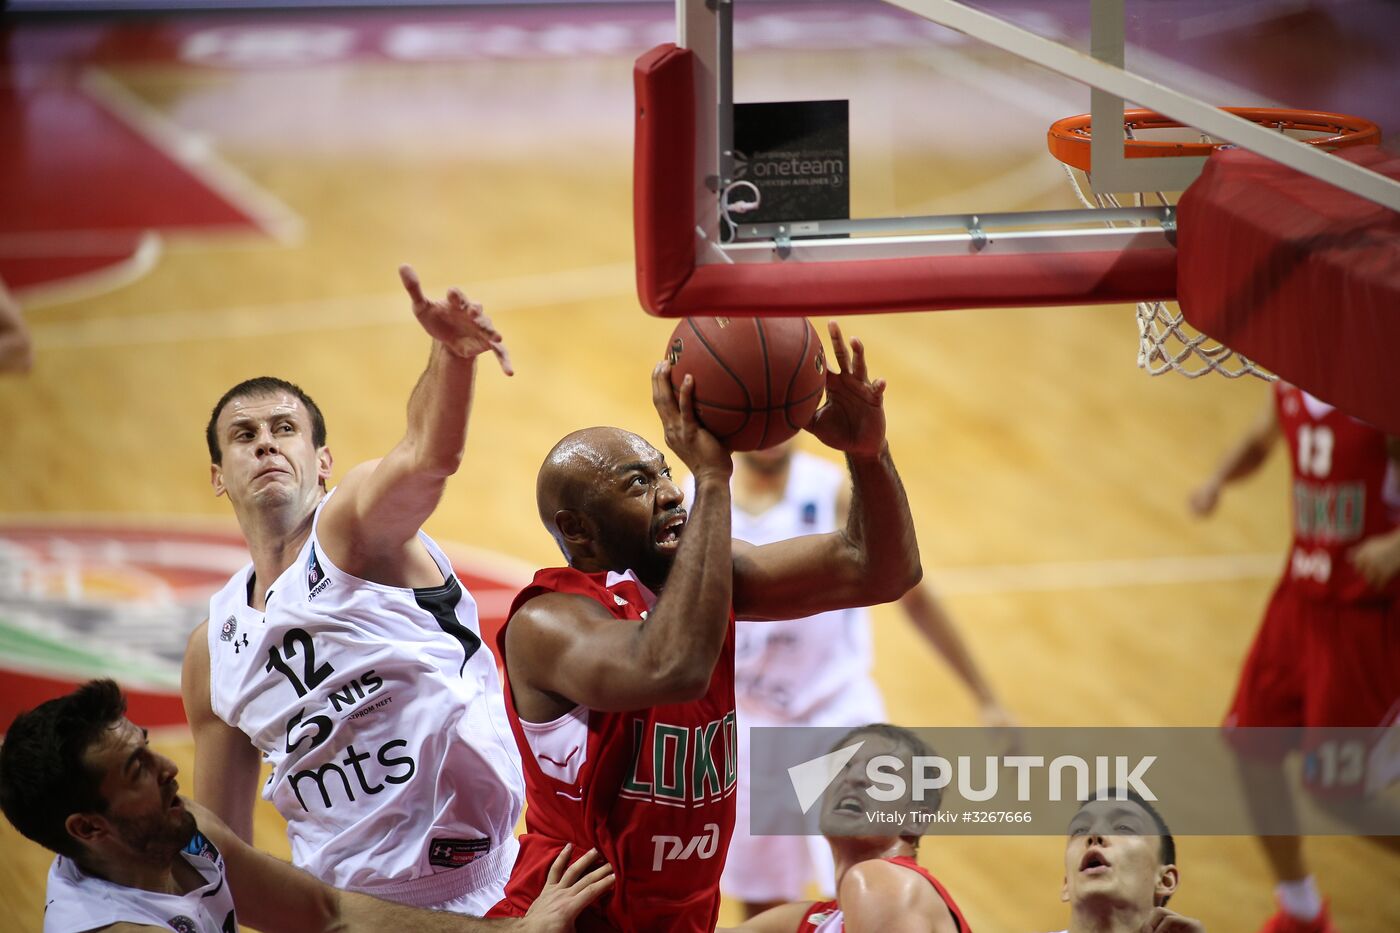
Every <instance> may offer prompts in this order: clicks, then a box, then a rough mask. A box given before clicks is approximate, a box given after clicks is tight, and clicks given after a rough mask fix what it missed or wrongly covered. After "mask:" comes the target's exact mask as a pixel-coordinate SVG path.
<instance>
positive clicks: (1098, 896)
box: [1060, 800, 1177, 907]
mask: <svg viewBox="0 0 1400 933" xmlns="http://www.w3.org/2000/svg"><path fill="white" fill-rule="evenodd" d="M1161 851H1162V839H1161V837H1160V836H1158V835H1157V827H1156V824H1155V823H1154V822H1153V820H1152V817H1151V815H1149V814H1148V813H1147V811H1145V810H1144V809H1143V808H1142V807H1140V806H1139V805H1138V804H1136V803H1134V802H1133V801H1131V800H1094V801H1090V802H1089V803H1087V804H1085V805H1084V807H1083V808H1081V809H1080V811H1079V812H1078V813H1077V814H1076V815H1075V817H1074V819H1073V820H1071V821H1070V825H1069V838H1068V841H1067V843H1066V845H1065V885H1064V890H1063V891H1062V892H1061V895H1060V899H1061V900H1064V901H1068V902H1069V903H1071V904H1083V903H1088V902H1090V901H1093V900H1103V901H1106V902H1108V903H1113V904H1122V905H1125V906H1132V907H1152V906H1154V905H1155V904H1157V903H1158V902H1159V899H1160V898H1161V897H1163V896H1165V895H1168V894H1171V893H1172V891H1173V890H1175V889H1176V877H1177V875H1176V867H1175V866H1173V865H1163V864H1162V863H1161Z"/></svg>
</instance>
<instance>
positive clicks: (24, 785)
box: [0, 680, 612, 933]
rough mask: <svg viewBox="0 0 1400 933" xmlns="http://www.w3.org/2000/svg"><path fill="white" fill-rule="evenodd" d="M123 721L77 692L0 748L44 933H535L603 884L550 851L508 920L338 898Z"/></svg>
mask: <svg viewBox="0 0 1400 933" xmlns="http://www.w3.org/2000/svg"><path fill="white" fill-rule="evenodd" d="M125 714H126V698H125V697H124V696H123V695H122V693H121V690H120V689H119V688H118V687H117V685H116V683H114V682H113V681H110V680H94V681H90V682H88V683H87V684H84V685H83V686H81V687H79V688H78V689H77V690H74V691H73V692H72V693H69V694H67V695H65V696H62V697H58V698H55V699H53V700H49V701H48V702H46V703H43V704H41V705H40V706H39V707H37V708H36V709H33V710H30V711H28V712H25V713H21V714H20V715H19V716H18V717H16V719H15V722H14V724H13V725H12V726H11V727H10V730H9V734H8V735H7V736H6V740H5V744H4V746H3V747H0V805H3V807H4V811H5V815H6V817H7V818H9V820H10V822H11V823H12V824H14V826H15V827H16V828H17V829H19V830H20V831H21V832H22V833H23V834H24V835H25V836H27V837H28V838H29V839H31V840H33V841H34V842H37V843H39V844H40V845H43V846H44V847H46V848H48V849H50V850H51V851H53V852H55V853H56V854H57V858H55V859H54V861H53V865H52V867H51V868H50V870H49V878H48V890H47V897H46V901H47V904H48V906H47V909H46V911H45V915H44V931H45V933H80V931H86V930H99V929H101V930H114V931H115V930H164V931H168V930H175V931H176V933H235V931H236V930H237V929H238V916H240V915H241V916H242V918H243V921H244V922H246V923H251V924H253V925H255V926H256V927H257V928H258V929H260V930H264V931H267V933H283V931H285V933H316V931H326V933H330V931H332V930H335V931H340V933H370V931H378V930H384V929H388V928H391V927H398V928H400V929H411V930H422V931H427V933H432V931H438V933H473V931H482V933H486V931H504V930H506V929H514V930H521V931H525V930H531V931H537V933H546V931H564V930H570V929H572V928H573V918H574V917H575V916H576V915H577V914H578V912H579V911H580V910H582V909H583V908H584V907H585V906H586V905H587V904H588V903H589V902H590V901H592V900H593V899H594V898H595V897H597V896H598V895H599V894H600V893H602V892H603V891H604V890H606V889H607V888H608V887H609V886H610V885H611V880H612V879H611V868H610V867H609V866H606V865H604V866H602V867H601V868H597V869H595V870H594V871H592V872H589V873H587V874H585V873H584V872H585V869H586V867H587V865H588V863H589V862H590V861H591V857H592V856H593V855H594V854H595V853H589V855H588V856H585V857H584V858H581V859H579V860H578V861H577V862H575V863H574V864H573V865H571V866H569V868H568V870H567V871H565V870H564V862H565V861H566V860H567V858H568V855H567V853H563V854H561V857H560V859H559V860H558V861H557V862H556V863H555V865H554V866H553V869H554V870H553V871H552V873H551V876H550V879H549V884H548V885H547V890H546V891H545V893H544V894H543V895H542V896H541V897H540V898H539V900H537V901H536V902H535V908H536V909H534V910H532V911H531V913H530V916H528V917H525V918H524V919H522V920H519V921H509V920H508V921H500V920H479V919H471V918H467V917H460V916H457V915H456V914H451V913H445V912H431V913H430V912H428V911H424V910H417V909H414V908H409V907H403V906H400V905H398V904H393V903H390V902H388V901H380V900H376V899H374V898H371V897H367V896H365V895H358V894H349V893H342V892H340V891H338V890H336V889H334V888H331V887H329V886H328V885H326V884H324V883H323V882H320V881H318V880H316V879H315V878H313V877H311V876H310V875H308V874H306V873H305V872H301V871H298V870H297V869H295V868H293V867H292V866H291V865H288V864H287V863H286V862H283V861H280V860H278V859H275V858H273V857H272V856H270V855H267V854H266V853H263V852H259V851H257V850H256V849H254V848H253V847H252V846H250V845H248V844H247V843H245V842H244V841H243V840H241V839H239V838H238V837H237V836H236V835H235V834H234V833H233V832H232V831H231V830H229V828H228V827H227V826H225V825H224V824H223V823H222V822H221V821H220V820H219V819H218V817H216V816H214V814H213V813H211V812H209V811H208V810H206V809H204V808H203V807H201V806H200V805H199V804H196V803H193V802H191V801H187V800H185V799H184V798H182V797H180V796H179V789H180V786H179V784H178V783H177V782H176V780H175V777H176V775H177V774H178V773H179V769H178V768H177V767H176V766H175V763H174V762H173V761H171V760H170V759H169V758H166V757H165V756H164V755H162V754H160V753H159V752H157V751H155V750H154V749H152V748H151V747H150V745H149V743H148V741H147V736H146V730H144V729H142V728H140V727H138V726H136V725H135V724H134V723H132V722H131V721H130V720H129V719H127V718H126V715H125ZM225 882H227V883H225ZM235 911H240V913H239V914H236V913H235Z"/></svg>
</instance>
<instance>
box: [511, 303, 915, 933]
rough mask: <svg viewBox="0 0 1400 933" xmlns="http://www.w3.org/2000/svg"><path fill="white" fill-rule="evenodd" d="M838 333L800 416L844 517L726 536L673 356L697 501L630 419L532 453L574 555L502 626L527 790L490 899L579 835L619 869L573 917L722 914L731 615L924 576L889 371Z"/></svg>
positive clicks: (546, 509)
mask: <svg viewBox="0 0 1400 933" xmlns="http://www.w3.org/2000/svg"><path fill="white" fill-rule="evenodd" d="M830 333H831V338H832V356H831V359H832V360H834V361H835V366H833V367H832V368H831V369H829V370H828V371H827V400H826V403H825V405H824V406H823V407H822V408H821V409H820V410H819V411H818V412H817V414H816V416H815V417H814V418H813V420H812V423H811V424H810V425H809V426H808V430H810V431H811V432H812V433H813V434H814V435H815V436H816V437H817V438H818V439H819V440H821V441H822V442H823V443H824V444H826V445H827V446H829V447H832V448H833V449H836V450H841V451H844V452H845V453H846V456H847V460H848V462H849V466H850V475H851V479H852V481H853V482H854V484H855V489H856V494H855V501H854V504H853V506H852V509H851V519H850V522H849V523H848V525H847V526H846V527H845V528H844V529H843V530H842V531H840V532H833V533H830V534H825V535H807V536H805V537H800V538H796V539H793V540H789V541H783V542H779V543H775V544H769V545H764V546H760V547H755V546H753V545H750V544H747V543H745V542H742V541H738V540H735V539H734V538H733V537H732V535H731V534H730V520H729V516H730V504H729V477H730V473H731V471H732V469H733V461H732V458H731V456H730V452H729V451H728V450H727V449H725V448H724V447H723V446H722V445H721V444H720V443H719V441H718V440H716V439H715V437H714V436H713V435H712V434H710V432H709V431H707V430H705V428H704V427H703V426H701V424H700V423H699V421H698V420H697V419H696V417H695V414H694V406H693V401H692V399H693V395H694V382H693V380H692V379H691V377H690V376H687V377H686V379H685V381H684V382H683V383H682V385H681V388H680V392H679V394H678V393H677V392H675V391H674V390H673V389H672V386H671V382H670V364H669V363H666V362H663V363H660V364H658V365H657V367H656V369H655V370H654V371H653V373H652V399H653V402H654V404H655V407H656V410H657V413H658V415H659V416H660V418H661V422H662V426H663V428H664V432H665V437H666V444H667V446H668V447H670V448H671V450H672V451H674V452H675V454H676V456H677V457H679V458H680V459H681V460H682V461H683V462H684V463H685V464H686V466H687V467H688V468H689V469H690V470H691V472H692V473H693V474H694V476H695V483H696V490H697V492H696V496H695V500H694V502H693V503H692V507H691V512H690V513H689V515H688V516H687V513H686V511H685V509H684V508H682V505H683V503H684V497H683V495H682V493H681V489H680V487H679V486H677V485H676V484H675V483H674V482H673V481H672V479H671V471H670V468H669V467H668V466H667V464H666V460H665V458H664V457H663V456H662V455H661V453H660V452H659V451H658V450H656V449H655V448H654V447H652V445H651V444H649V443H647V442H646V441H645V440H643V439H642V438H640V437H638V436H636V435H635V434H632V433H630V432H627V431H622V430H620V429H617V428H589V429H585V430H582V431H576V432H574V433H572V434H569V435H568V436H566V437H565V438H564V439H562V440H561V441H560V442H559V443H558V444H556V445H555V447H554V449H552V450H551V451H550V453H549V455H548V457H547V458H546V460H545V462H544V464H543V465H542V466H541V467H540V473H539V479H538V486H537V491H538V504H539V512H540V519H541V520H542V521H543V523H544V525H545V527H546V529H548V531H549V532H550V534H551V535H552V536H553V537H554V539H555V541H556V542H557V543H558V545H559V547H560V549H561V550H562V551H563V552H564V555H565V557H566V558H567V560H568V564H569V566H568V567H563V568H551V569H546V570H541V571H539V572H538V573H536V574H535V578H534V581H533V582H532V583H531V585H530V586H528V587H526V588H525V590H523V591H522V592H521V593H520V595H519V596H517V597H516V599H515V602H514V604H513V605H512V607H511V615H510V618H509V621H508V622H507V625H506V627H505V628H504V629H503V630H502V632H501V635H500V636H498V637H499V640H500V644H501V650H502V657H503V659H504V661H505V666H506V673H507V696H506V703H507V710H508V712H509V714H510V718H511V726H512V727H513V728H514V729H515V734H516V741H517V743H518V744H519V747H520V751H521V756H522V758H523V761H524V766H525V771H526V775H527V785H526V786H527V789H528V790H527V797H528V804H529V805H528V807H527V809H526V833H525V835H524V836H523V837H522V838H521V853H520V857H519V859H517V861H516V867H515V871H514V872H513V873H512V875H511V880H510V884H509V886H508V887H507V894H508V900H507V902H506V903H504V904H502V905H500V907H499V908H498V909H499V910H500V911H501V912H504V913H517V914H518V913H520V912H523V909H524V908H525V907H527V906H528V905H529V903H530V902H531V900H532V899H533V898H534V896H535V894H536V892H537V891H538V890H539V888H540V881H541V878H542V875H543V870H544V868H545V867H546V866H548V865H549V863H550V862H552V861H553V859H554V857H555V854H556V853H557V852H558V850H559V848H560V847H561V846H563V844H564V843H566V842H573V843H574V844H575V846H576V847H577V846H578V845H581V844H583V843H584V842H585V841H586V842H587V845H586V846H585V848H597V849H598V851H599V852H601V853H602V854H603V857H604V858H605V859H606V860H607V861H608V863H609V864H611V865H613V866H614V868H615V869H616V870H617V886H616V888H615V889H614V890H613V892H612V893H611V894H610V895H608V896H606V897H604V898H603V899H602V900H600V901H599V903H598V904H597V905H595V906H594V907H593V908H590V909H589V910H587V911H585V913H584V914H583V915H581V917H580V918H579V928H580V929H581V930H636V931H650V930H662V929H664V930H692V931H705V933H709V931H711V930H713V929H714V926H715V923H716V921H717V919H718V916H719V904H720V895H719V878H720V873H721V870H722V868H723V865H724V859H725V852H726V850H727V848H728V844H729V838H730V834H731V832H732V830H733V827H734V785H735V781H736V778H737V770H738V768H739V767H740V766H741V763H740V762H739V761H738V760H737V755H736V749H735V735H734V686H733V671H734V640H733V639H734V635H733V632H734V618H735V616H736V615H742V616H745V617H748V618H767V619H774V618H789V617H792V616H806V615H811V614H813V613H815V612H821V611H826V610H829V609H835V608H839V607H842V606H852V605H869V604H872V603H879V602H888V601H890V600H894V599H898V598H899V597H900V596H902V595H903V594H904V593H905V592H906V591H907V590H908V589H909V588H910V587H911V586H913V585H915V584H916V583H917V582H918V579H919V575H920V572H921V570H920V565H919V556H918V543H917V541H916V540H915V536H914V524H913V519H912V517H911V516H910V514H909V505H908V501H907V499H906V498H905V495H904V490H903V486H902V484H901V483H900V481H899V477H898V474H897V473H896V471H895V466H894V461H893V458H892V457H891V454H890V450H889V445H888V444H887V443H886V441H885V413H884V407H883V397H884V389H885V383H884V381H883V380H880V379H876V380H873V381H872V380H870V379H868V377H867V373H866V364H865V353H864V348H863V346H862V345H861V343H860V341H859V340H852V341H851V349H850V352H849V353H848V351H847V348H846V344H845V342H844V340H843V339H842V337H841V332H840V330H839V328H838V327H837V326H836V324H835V323H834V322H833V323H832V324H831V325H830ZM493 913H494V912H493Z"/></svg>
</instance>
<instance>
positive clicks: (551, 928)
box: [520, 845, 614, 933]
mask: <svg viewBox="0 0 1400 933" xmlns="http://www.w3.org/2000/svg"><path fill="white" fill-rule="evenodd" d="M572 851H573V846H570V845H565V846H564V848H563V849H561V850H560V851H559V856H558V858H556V859H555V860H554V864H553V865H551V866H549V878H548V879H547V880H546V881H545V885H544V888H543V889H542V890H541V891H540V894H539V897H537V898H535V902H534V903H533V904H531V905H530V909H529V910H528V911H527V912H526V913H525V917H524V920H523V922H522V923H521V925H520V927H521V929H524V930H528V931H530V933H566V931H568V930H572V929H573V928H574V918H576V917H577V916H578V915H579V914H581V913H583V909H584V908H585V907H587V906H588V905H589V904H591V903H593V902H594V901H596V900H597V899H598V897H599V896H600V895H601V894H602V893H603V892H604V891H606V890H608V888H611V887H612V886H613V881H614V877H613V869H612V866H611V865H608V864H606V863H604V864H603V865H602V866H601V867H599V868H595V869H593V870H592V871H588V866H589V865H591V864H592V863H593V860H594V859H595V858H596V857H597V855H598V850H597V849H589V850H588V851H587V852H585V853H584V854H583V855H581V856H579V857H578V858H577V859H576V860H575V861H574V863H573V864H572V865H569V855H570V853H571V852H572ZM566 865H568V867H567V868H565V867H564V866H566ZM585 872H587V874H585Z"/></svg>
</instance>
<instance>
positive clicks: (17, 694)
mask: <svg viewBox="0 0 1400 933" xmlns="http://www.w3.org/2000/svg"><path fill="white" fill-rule="evenodd" d="M77 686H78V684H77V683H75V682H73V681H70V680H62V679H58V678H54V677H44V676H42V675H39V674H31V673H29V672H27V671H16V670H9V669H7V670H6V671H5V692H4V693H3V694H0V728H3V729H8V728H9V726H10V723H12V722H14V721H15V717H16V716H18V715H19V714H20V713H22V712H24V711H25V710H30V709H33V708H34V707H36V706H38V705H39V704H40V703H43V702H44V701H46V700H52V699H55V698H57V697H61V696H63V695H64V694H65V693H71V692H72V691H73V689H74V688H75V687H77ZM122 692H123V693H125V694H126V718H127V719H130V720H131V721H132V722H134V723H136V724H138V725H140V726H141V727H142V728H145V729H156V728H161V727H164V726H180V725H184V724H185V705H184V702H183V701H182V700H181V699H180V695H179V694H178V693H152V692H150V691H147V690H141V689H139V688H132V687H129V686H124V687H122Z"/></svg>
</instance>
